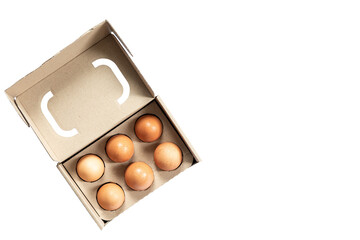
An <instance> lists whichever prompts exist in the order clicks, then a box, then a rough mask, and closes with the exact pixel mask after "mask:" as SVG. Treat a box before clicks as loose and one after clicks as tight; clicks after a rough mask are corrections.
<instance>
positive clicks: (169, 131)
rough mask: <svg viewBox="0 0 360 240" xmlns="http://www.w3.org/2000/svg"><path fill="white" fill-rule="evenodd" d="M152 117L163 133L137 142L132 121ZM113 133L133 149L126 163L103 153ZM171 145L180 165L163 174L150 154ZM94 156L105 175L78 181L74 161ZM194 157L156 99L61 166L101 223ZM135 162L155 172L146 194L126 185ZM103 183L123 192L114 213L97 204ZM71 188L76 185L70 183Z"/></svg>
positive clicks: (174, 174) (173, 174)
mask: <svg viewBox="0 0 360 240" xmlns="http://www.w3.org/2000/svg"><path fill="white" fill-rule="evenodd" d="M147 113H150V114H155V115H156V116H158V117H159V118H160V120H161V121H162V123H163V134H162V136H161V137H160V139H158V140H157V141H155V142H152V143H144V142H142V141H140V140H139V139H138V138H137V137H136V135H135V133H134V125H135V121H136V120H137V119H138V117H140V116H142V115H143V114H147ZM115 134H125V135H127V136H129V137H130V138H131V139H132V140H133V142H134V146H135V154H134V156H133V157H132V159H131V160H130V161H129V162H126V163H115V162H112V161H111V160H110V159H109V158H108V157H107V155H106V153H105V145H106V141H107V140H108V139H109V137H111V136H112V135H115ZM168 141H170V142H174V143H176V144H177V145H178V146H179V147H180V149H181V150H182V153H183V163H182V164H181V165H180V167H179V168H177V169H176V170H174V171H170V172H167V171H162V170H160V169H158V168H157V167H156V165H155V163H154V161H153V153H154V150H155V148H156V147H157V146H158V145H159V144H160V143H162V142H168ZM90 153H93V154H97V155H98V156H100V157H101V158H102V159H103V160H104V162H105V173H104V175H103V176H102V177H101V178H100V179H99V180H98V181H96V182H92V183H88V182H84V181H83V180H81V179H80V178H79V177H78V175H77V173H76V164H77V161H78V160H79V159H80V158H81V157H82V156H84V155H86V154H90ZM193 160H194V157H193V155H192V154H191V152H190V151H189V149H188V148H187V147H186V144H185V143H184V142H183V140H182V139H181V137H180V136H179V135H178V133H177V130H176V129H175V128H174V127H173V125H172V124H171V122H170V121H169V119H168V118H167V117H166V115H165V114H164V112H163V111H162V109H161V108H160V107H159V105H158V103H157V101H156V100H154V101H152V102H151V103H150V104H148V105H147V106H145V107H144V108H143V109H141V110H140V111H139V112H137V113H136V114H134V115H133V116H131V117H130V118H129V119H127V120H126V121H125V122H123V123H121V124H120V125H119V126H117V127H116V128H115V129H113V130H112V131H110V132H109V133H107V134H106V135H105V136H103V137H102V138H100V139H99V140H97V141H96V142H94V143H93V144H91V145H90V146H89V147H87V148H86V149H84V150H83V151H81V152H79V153H78V154H76V155H75V156H74V157H72V158H71V159H69V160H67V161H66V162H64V163H62V164H60V165H63V167H64V168H65V169H66V171H67V173H68V174H69V177H67V179H68V181H71V180H69V179H70V178H72V179H73V181H74V183H75V184H76V185H77V187H78V189H74V191H75V192H77V193H81V194H83V195H84V197H85V198H87V200H88V201H89V204H90V205H92V208H93V209H94V210H95V212H97V214H98V216H99V218H101V219H103V220H111V219H113V218H114V217H116V216H117V215H119V214H120V213H122V212H123V211H125V210H126V209H127V208H129V207H130V206H132V205H133V204H134V203H136V202H137V201H139V200H140V199H142V198H143V197H145V196H146V195H148V194H149V193H150V192H152V191H154V190H155V189H156V188H158V187H160V186H161V185H162V184H164V183H165V182H167V181H169V180H170V179H171V178H173V177H174V176H176V175H177V174H179V173H180V172H182V171H183V170H185V169H186V168H188V167H190V166H191V165H192V163H193ZM136 161H142V162H145V163H147V164H149V165H150V166H151V168H152V169H153V171H154V176H155V180H154V183H153V185H152V186H151V187H150V188H149V189H147V190H145V191H133V190H131V189H130V188H129V187H128V186H127V185H126V183H125V180H124V172H125V170H126V168H127V166H128V165H129V164H131V163H132V162H136ZM106 182H115V183H118V184H119V185H120V186H121V187H122V188H123V189H124V192H125V203H124V205H123V206H122V207H121V208H120V209H118V210H115V211H106V210H104V209H102V208H101V207H100V206H99V204H98V203H97V201H96V193H97V190H98V188H99V187H100V186H101V185H102V184H104V183H106ZM71 185H72V187H73V188H74V187H75V185H74V184H71Z"/></svg>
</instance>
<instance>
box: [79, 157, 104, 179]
mask: <svg viewBox="0 0 360 240" xmlns="http://www.w3.org/2000/svg"><path fill="white" fill-rule="evenodd" d="M104 171H105V165H104V162H103V160H102V159H101V158H100V157H98V156H97V155H94V154H88V155H85V156H83V157H82V158H80V159H79V161H78V162H77V164H76V172H77V174H78V176H79V177H80V178H81V179H82V180H84V181H86V182H94V181H96V180H98V179H99V178H101V177H102V175H103V174H104Z"/></svg>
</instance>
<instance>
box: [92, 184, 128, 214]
mask: <svg viewBox="0 0 360 240" xmlns="http://www.w3.org/2000/svg"><path fill="white" fill-rule="evenodd" d="M96 199H97V201H98V203H99V205H100V207H102V208H103V209H105V210H108V211H113V210H116V209H118V208H120V207H121V206H122V205H123V203H124V201H125V193H124V191H123V189H122V188H121V187H120V186H119V185H117V184H116V183H105V184H104V185H102V186H101V187H100V188H99V190H98V192H97V194H96Z"/></svg>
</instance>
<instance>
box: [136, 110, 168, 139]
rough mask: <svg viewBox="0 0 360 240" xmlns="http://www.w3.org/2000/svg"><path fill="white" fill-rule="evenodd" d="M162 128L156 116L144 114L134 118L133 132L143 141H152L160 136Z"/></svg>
mask: <svg viewBox="0 0 360 240" xmlns="http://www.w3.org/2000/svg"><path fill="white" fill-rule="evenodd" d="M162 128H163V127H162V123H161V121H160V119H159V118H158V117H156V116H154V115H151V114H146V115H143V116H141V117H140V118H138V120H136V123H135V134H136V136H137V137H138V138H139V139H140V140H141V141H143V142H153V141H156V140H158V139H159V138H160V136H161V134H162Z"/></svg>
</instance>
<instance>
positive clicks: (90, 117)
mask: <svg viewBox="0 0 360 240" xmlns="http://www.w3.org/2000/svg"><path fill="white" fill-rule="evenodd" d="M5 92H6V94H7V96H8V98H9V100H10V102H11V103H12V104H13V106H14V108H15V109H16V111H17V112H18V113H19V115H20V117H21V118H22V119H23V120H24V122H25V124H26V125H27V126H29V127H31V128H32V129H33V130H34V132H35V133H36V135H37V136H38V138H39V140H40V142H41V143H42V144H43V146H44V147H45V149H46V151H47V152H48V153H49V155H50V157H51V158H52V159H53V160H54V161H56V162H58V163H57V168H58V169H59V171H60V172H61V173H62V175H63V176H64V178H65V179H66V181H67V182H68V183H69V185H70V186H71V188H72V189H73V190H74V192H75V193H76V195H77V196H78V197H79V199H80V200H81V202H82V203H83V205H84V206H85V208H86V209H87V211H88V212H89V213H90V215H91V216H92V218H93V219H94V220H95V222H96V223H97V225H98V226H99V227H100V228H101V229H102V228H103V227H104V226H105V225H106V224H107V223H108V222H109V221H111V220H112V219H113V218H114V217H116V216H117V215H119V214H121V213H122V212H123V211H125V210H126V209H127V208H129V207H130V206H132V205H133V204H135V203H136V202H137V201H139V200H140V199H142V198H143V197H145V196H146V195H148V194H149V193H150V192H152V191H154V190H155V189H156V188H158V187H160V186H161V185H162V184H164V183H165V182H167V181H169V180H170V179H171V178H173V177H174V176H176V175H177V174H179V173H180V172H182V171H183V170H185V169H186V168H188V167H190V166H192V165H193V164H195V163H197V162H199V161H200V159H199V157H198V156H197V154H196V152H195V150H194V149H193V147H192V146H191V144H190V143H189V141H188V140H187V138H186V137H185V135H184V134H183V132H182V131H181V130H180V128H179V126H178V125H177V124H176V122H175V120H174V119H173V117H172V116H171V114H170V113H169V111H168V109H167V108H166V107H165V105H164V103H163V102H162V100H161V99H160V97H158V96H156V95H155V94H154V92H153V91H152V89H151V88H150V86H149V85H148V83H147V82H146V81H145V79H144V78H143V76H142V75H141V73H140V72H139V70H138V69H137V67H136V66H135V64H134V62H133V58H132V54H131V53H130V51H129V49H128V48H127V47H126V45H125V44H124V42H123V41H122V40H121V38H120V37H119V36H118V35H117V33H116V32H115V30H114V29H113V28H112V26H111V25H110V24H109V22H107V21H104V22H102V23H100V24H99V25H97V26H95V27H94V28H92V29H90V30H89V31H88V32H86V33H85V34H83V35H82V36H81V37H80V38H79V39H77V40H76V41H75V42H73V43H72V44H70V45H69V46H67V47H66V48H64V49H63V50H62V51H60V52H59V53H58V54H56V55H55V56H53V57H52V58H50V59H49V60H48V61H46V62H44V63H43V64H42V65H41V66H40V67H39V68H37V69H36V70H35V71H33V72H31V73H30V74H28V75H27V76H25V77H24V78H22V79H21V80H19V81H18V82H16V83H15V84H14V85H13V86H11V87H10V88H8V89H7V90H6V91H5ZM144 114H154V115H156V116H157V117H159V119H160V120H161V122H162V124H163V133H162V135H161V137H160V138H159V139H158V140H156V141H154V142H151V143H145V142H142V141H141V140H139V139H138V138H137V137H136V135H135V133H134V124H135V121H136V120H137V119H138V118H139V117H140V116H142V115H144ZM115 134H125V135H127V136H129V137H130V138H131V139H132V141H133V142H134V147H135V153H134V155H133V157H132V158H131V160H130V161H128V162H126V163H115V162H112V161H111V160H110V159H109V158H108V157H107V155H106V152H105V144H106V141H107V140H108V139H109V138H110V137H111V136H113V135H115ZM162 142H173V143H175V144H177V145H178V146H179V147H180V149H181V151H182V154H183V162H182V164H181V165H180V166H179V167H178V168H177V169H175V170H174V171H162V170H160V169H158V168H157V167H156V165H155V164H154V161H153V152H154V150H155V148H156V147H157V146H158V145H159V144H160V143H162ZM89 153H93V154H96V155H98V156H100V157H101V158H102V160H103V161H104V163H105V173H104V175H103V176H102V177H101V178H100V179H99V180H98V181H95V182H91V183H90V182H84V181H83V180H81V179H80V178H79V177H78V175H77V173H76V164H77V161H78V160H79V159H80V158H81V157H82V156H84V155H86V154H89ZM35 157H36V156H34V158H35ZM136 161H142V162H145V163H147V164H148V165H149V166H150V167H151V168H152V169H153V171H154V183H153V184H152V186H151V187H150V188H149V189H147V190H145V191H134V190H131V189H130V188H129V187H128V186H127V185H126V183H125V181H124V172H125V169H126V167H127V166H128V165H129V164H131V163H132V162H136ZM106 182H115V183H117V184H119V185H120V186H121V187H122V188H123V190H124V192H125V202H124V204H123V205H122V207H120V208H119V209H117V210H115V211H106V210H104V209H102V208H101V207H100V206H99V204H98V203H97V201H96V192H97V190H98V188H99V187H100V186H101V185H102V184H104V183H106Z"/></svg>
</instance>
